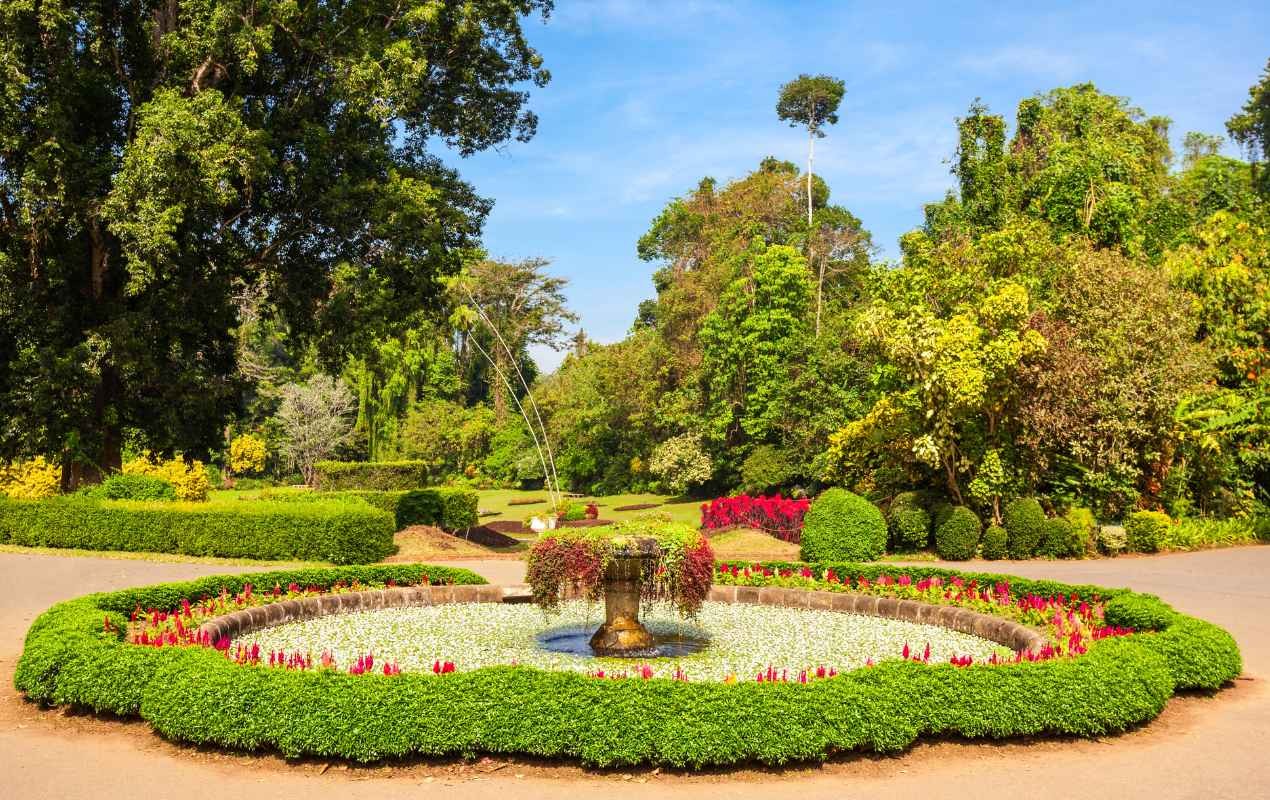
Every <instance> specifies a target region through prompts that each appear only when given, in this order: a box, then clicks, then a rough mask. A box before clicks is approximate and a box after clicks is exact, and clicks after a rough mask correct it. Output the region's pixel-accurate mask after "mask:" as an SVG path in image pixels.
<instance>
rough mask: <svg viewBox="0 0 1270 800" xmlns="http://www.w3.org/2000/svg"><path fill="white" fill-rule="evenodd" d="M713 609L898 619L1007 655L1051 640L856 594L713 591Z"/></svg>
mask: <svg viewBox="0 0 1270 800" xmlns="http://www.w3.org/2000/svg"><path fill="white" fill-rule="evenodd" d="M707 599H709V600H712V601H714V602H716V603H746V604H750V605H760V606H785V607H787V608H810V609H821V610H825V611H841V612H845V613H848V614H866V615H868V616H871V617H883V618H885V619H898V620H903V621H905V622H917V623H921V624H923V625H938V626H939V627H941V628H949V629H951V630H954V631H960V632H961V633H968V634H971V635H973V636H978V637H981V638H983V639H987V640H989V641H993V642H996V643H997V644H1001V645H1005V646H1006V647H1008V648H1010V649H1011V650H1013V651H1015V652H1016V653H1017V652H1022V651H1026V650H1030V651H1032V652H1036V651H1039V650H1040V649H1041V648H1043V647H1044V646H1045V645H1047V644H1049V640H1048V639H1046V638H1045V636H1044V635H1043V634H1041V633H1039V632H1037V631H1035V630H1032V629H1031V628H1029V627H1027V626H1026V625H1020V624H1018V623H1017V622H1011V621H1010V620H1008V619H1002V618H1001V617H994V616H992V615H990V614H980V613H979V612H977V611H971V610H969V609H965V608H957V607H956V606H941V605H935V604H933V603H921V602H918V601H916V600H900V599H897V598H894V597H878V596H877V595H871V594H856V593H854V592H818V591H814V590H811V589H782V588H778V587H775V586H764V587H762V588H758V587H754V586H712V587H710V595H709V597H708V598H707Z"/></svg>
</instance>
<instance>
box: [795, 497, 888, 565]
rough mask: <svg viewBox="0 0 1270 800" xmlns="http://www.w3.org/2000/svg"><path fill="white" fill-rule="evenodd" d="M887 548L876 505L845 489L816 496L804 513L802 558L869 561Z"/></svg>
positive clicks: (809, 559)
mask: <svg viewBox="0 0 1270 800" xmlns="http://www.w3.org/2000/svg"><path fill="white" fill-rule="evenodd" d="M885 550H886V520H885V519H883V517H882V512H881V511H879V510H878V508H877V506H875V505H873V504H872V503H870V502H869V501H868V500H866V499H864V498H863V497H861V496H859V495H857V494H852V493H851V492H848V491H847V490H845V489H829V490H827V491H825V492H824V493H822V494H821V495H820V496H819V497H817V498H816V499H815V500H814V501H813V502H812V504H811V508H810V509H808V511H807V514H806V516H804V517H803V532H802V542H801V546H800V549H799V553H800V556H801V557H802V558H803V560H805V561H836V560H842V559H850V560H859V561H872V560H873V559H875V558H878V557H880V556H881V555H882V553H883V552H884V551H885Z"/></svg>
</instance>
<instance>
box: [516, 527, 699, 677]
mask: <svg viewBox="0 0 1270 800" xmlns="http://www.w3.org/2000/svg"><path fill="white" fill-rule="evenodd" d="M668 556H669V557H668ZM713 564H714V561H713V554H712V553H711V551H710V546H709V544H708V543H707V542H706V540H705V538H704V537H702V536H701V534H700V532H699V531H696V530H693V529H692V528H690V527H688V526H681V525H675V524H667V523H660V524H650V523H648V522H631V523H621V524H618V525H616V526H613V527H612V528H608V529H596V528H591V529H589V531H586V532H584V531H581V530H577V529H563V530H556V531H550V532H548V533H546V534H544V535H543V538H542V539H540V540H539V541H538V542H537V543H536V544H535V545H534V547H533V548H532V549H531V551H530V557H529V571H528V575H527V579H528V581H529V583H530V586H531V588H532V589H533V596H534V601H535V602H536V603H538V605H540V606H542V607H543V608H544V609H546V610H547V611H551V610H553V609H554V608H556V607H557V604H558V603H559V602H560V600H562V599H565V598H568V597H578V596H579V595H581V596H583V597H588V598H591V599H594V600H598V599H600V598H601V597H602V598H603V599H604V622H603V623H602V624H601V625H600V626H599V628H598V629H596V630H592V629H591V628H589V627H586V628H583V627H579V626H572V627H568V628H557V629H554V630H550V631H546V632H544V633H543V634H542V635H540V636H539V637H538V642H539V645H540V646H542V647H543V648H545V649H547V650H551V651H554V652H561V653H571V654H574V655H589V656H602V657H609V658H614V657H616V658H658V657H665V656H673V655H684V654H687V653H695V652H697V651H699V650H701V649H702V648H703V647H705V646H706V644H707V639H706V638H705V637H697V636H684V635H682V634H679V635H673V636H671V635H663V636H660V637H659V636H657V635H655V634H654V633H653V632H651V631H649V630H648V628H646V627H644V624H643V623H642V622H640V618H639V616H640V607H641V604H643V603H646V602H648V601H650V600H662V601H669V602H672V603H674V604H675V605H676V606H677V607H678V610H679V612H680V613H681V614H683V615H685V616H691V615H692V614H695V613H696V611H697V610H698V609H700V608H701V604H702V602H703V601H704V600H705V596H706V594H707V593H708V592H709V589H710V582H711V579H712V577H713V568H714V567H713Z"/></svg>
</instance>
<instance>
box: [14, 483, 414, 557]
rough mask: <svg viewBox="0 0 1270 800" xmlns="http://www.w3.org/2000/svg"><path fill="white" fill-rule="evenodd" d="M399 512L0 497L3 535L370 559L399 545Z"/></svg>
mask: <svg viewBox="0 0 1270 800" xmlns="http://www.w3.org/2000/svg"><path fill="white" fill-rule="evenodd" d="M395 530H396V529H395V528H394V527H393V521H392V517H391V516H389V515H388V514H386V513H384V512H383V511H378V510H376V509H373V508H370V507H368V506H366V505H364V504H361V505H357V506H353V505H350V504H348V503H340V502H335V503H323V502H314V503H306V504H296V503H277V502H266V501H256V502H239V501H233V502H229V503H224V504H221V503H172V502H158V503H142V502H135V501H124V500H97V499H94V498H88V497H77V496H67V497H59V498H53V499H51V500H39V501H34V500H0V542H6V543H9V544H19V545H26V546H31V547H76V548H82V549H86V550H133V551H139V552H151V553H182V554H185V555H192V556H223V557H226V558H258V559H265V560H279V559H302V560H312V561H330V562H333V563H336V564H366V563H371V562H374V561H378V560H380V559H381V558H383V557H385V556H387V555H389V554H391V553H392V552H393V532H394V531H395Z"/></svg>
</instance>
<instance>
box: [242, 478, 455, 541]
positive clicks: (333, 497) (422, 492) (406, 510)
mask: <svg viewBox="0 0 1270 800" xmlns="http://www.w3.org/2000/svg"><path fill="white" fill-rule="evenodd" d="M260 497H261V499H262V500H274V501H278V502H289V503H295V502H304V503H321V502H339V501H342V500H353V501H360V502H364V503H367V504H369V505H371V506H373V507H374V508H377V509H380V510H381V511H387V512H388V513H389V514H392V516H393V521H394V523H395V524H396V526H397V530H401V529H402V528H408V527H410V526H411V525H435V526H436V527H438V528H443V529H445V530H447V531H456V530H464V529H467V528H471V527H473V526H475V525H476V523H477V521H478V515H477V502H478V501H479V499H480V497H479V495H477V493H476V492H474V491H472V490H471V489H466V488H462V487H438V488H433V489H415V490H413V491H409V492H381V491H374V490H366V491H354V490H349V491H336V492H314V491H309V490H307V489H302V490H300V491H288V490H273V491H265V492H262V493H261V495H260Z"/></svg>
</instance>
